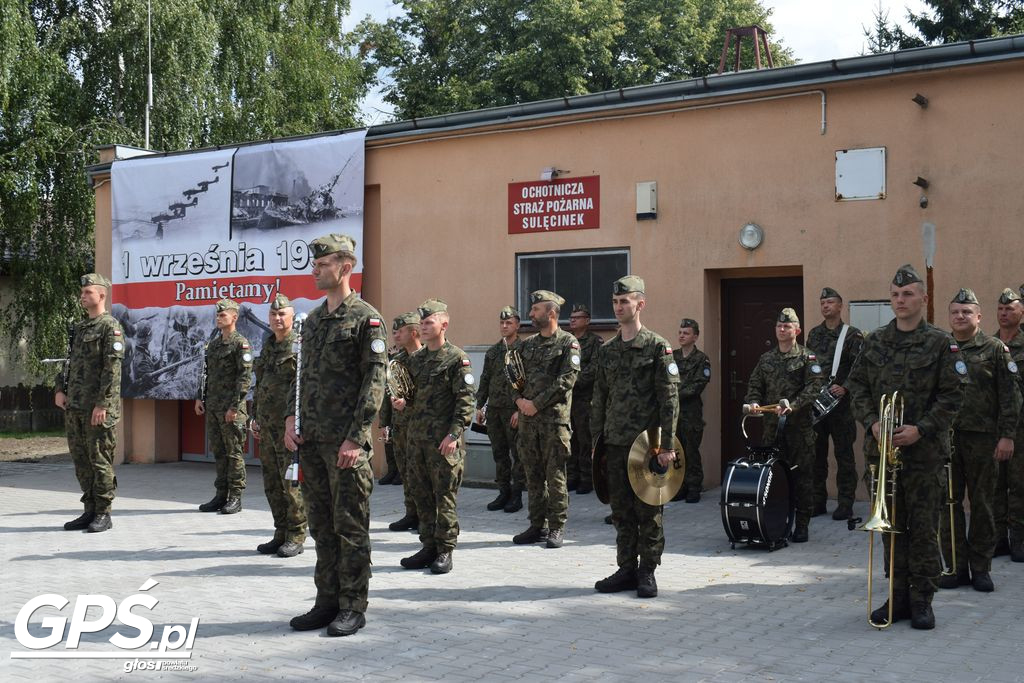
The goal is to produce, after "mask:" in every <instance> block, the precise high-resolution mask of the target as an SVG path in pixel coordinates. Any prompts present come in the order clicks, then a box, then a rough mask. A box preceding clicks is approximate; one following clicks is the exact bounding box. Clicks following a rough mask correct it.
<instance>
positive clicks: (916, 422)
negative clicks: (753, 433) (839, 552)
mask: <svg viewBox="0 0 1024 683" xmlns="http://www.w3.org/2000/svg"><path fill="white" fill-rule="evenodd" d="M889 300H890V303H891V305H892V310H893V313H894V314H895V316H896V319H895V320H893V321H892V322H890V323H889V324H888V325H886V326H885V327H881V328H879V329H877V330H875V331H874V332H872V333H871V334H870V335H868V336H867V338H866V339H865V340H864V346H863V347H862V349H861V352H860V356H858V358H857V360H856V362H855V363H854V365H853V370H851V371H850V376H849V377H848V378H847V380H846V386H847V388H848V389H849V391H850V397H851V404H852V407H853V415H854V417H856V418H857V421H858V422H860V423H861V424H862V425H863V426H864V430H865V434H864V453H865V455H866V456H867V457H868V462H869V463H875V464H877V463H878V461H879V454H878V436H879V415H878V404H879V401H880V399H881V397H882V396H887V395H891V394H892V393H893V392H896V391H898V392H899V393H900V396H901V397H902V398H903V402H904V407H903V424H902V425H901V426H899V427H896V429H895V430H894V431H893V446H895V447H898V448H899V449H900V460H901V461H902V466H901V468H900V469H899V472H898V474H897V475H896V486H895V488H894V490H893V494H894V500H893V501H892V503H891V504H892V505H894V506H895V508H896V510H895V515H894V519H893V523H894V525H895V527H896V529H897V530H898V531H900V533H898V534H896V537H895V545H896V548H895V552H896V557H895V558H894V559H893V562H894V565H895V572H894V575H893V576H892V582H893V605H892V608H893V619H894V620H900V619H907V618H908V617H909V618H910V620H911V626H913V627H914V628H918V629H931V628H935V614H934V612H933V611H932V607H931V602H932V596H933V595H934V594H935V588H936V581H937V579H938V577H939V572H940V570H941V566H940V564H941V560H940V555H939V547H938V546H939V543H938V531H939V509H940V506H941V505H942V503H943V501H944V500H945V498H946V496H945V488H946V485H945V480H946V477H945V473H944V471H943V463H944V462H945V460H946V449H947V447H948V435H949V429H950V427H951V426H952V424H953V418H954V417H955V416H956V414H957V411H958V410H960V405H961V403H962V401H963V388H962V383H963V382H964V381H965V380H966V377H967V367H966V365H964V364H963V358H962V357H961V355H960V350H959V348H958V347H957V345H956V344H955V343H953V340H952V339H951V338H950V337H949V335H947V334H946V333H945V332H943V331H942V330H940V329H938V328H936V327H933V326H932V325H930V324H928V323H927V322H926V321H925V319H924V309H925V305H926V304H927V303H928V295H927V294H926V293H925V289H924V285H923V284H922V282H921V277H920V276H919V275H918V274H917V271H915V270H914V268H913V266H911V265H909V264H908V265H904V266H902V267H901V268H900V269H899V270H898V271H897V272H896V275H895V277H893V280H892V284H891V285H890V287H889ZM958 362H959V367H960V368H962V372H958V370H957V368H958ZM882 546H883V548H884V549H885V564H886V566H888V565H889V539H886V540H885V543H883V544H882ZM888 611H889V603H888V602H886V603H885V604H883V605H882V606H881V607H879V608H878V609H876V610H875V611H874V612H872V613H871V620H872V621H873V622H875V623H881V622H883V621H885V620H886V619H887V618H888Z"/></svg>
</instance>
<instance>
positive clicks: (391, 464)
mask: <svg viewBox="0 0 1024 683" xmlns="http://www.w3.org/2000/svg"><path fill="white" fill-rule="evenodd" d="M384 464H385V465H387V471H388V472H394V471H396V470H397V469H398V463H397V462H396V461H395V441H394V439H390V440H389V441H388V442H387V443H385V444H384Z"/></svg>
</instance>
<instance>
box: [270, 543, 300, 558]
mask: <svg viewBox="0 0 1024 683" xmlns="http://www.w3.org/2000/svg"><path fill="white" fill-rule="evenodd" d="M304 550H305V548H303V547H302V544H301V543H296V542H295V541H285V542H284V543H282V544H281V547H280V548H278V549H277V556H278V557H295V556H296V555H301V554H302V553H303V551H304Z"/></svg>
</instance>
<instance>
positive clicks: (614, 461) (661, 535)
mask: <svg viewBox="0 0 1024 683" xmlns="http://www.w3.org/2000/svg"><path fill="white" fill-rule="evenodd" d="M629 448H630V447H629V446H618V445H612V444H606V445H605V453H606V455H607V458H608V497H609V502H610V503H611V507H612V523H614V524H615V561H616V562H617V563H618V565H619V566H620V567H633V566H636V563H637V560H638V559H639V563H640V566H641V567H643V568H645V569H650V570H652V571H653V570H654V568H655V567H657V566H658V565H659V564H661V553H662V551H664V550H665V530H664V528H663V527H662V523H661V513H662V510H663V509H664V508H663V507H661V506H657V507H655V506H654V505H648V504H647V503H645V502H643V501H642V500H640V499H639V498H637V497H636V494H635V493H633V487H632V485H630V483H629V475H628V474H626V461H627V460H628V459H629Z"/></svg>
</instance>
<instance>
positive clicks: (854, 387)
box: [846, 320, 967, 462]
mask: <svg viewBox="0 0 1024 683" xmlns="http://www.w3.org/2000/svg"><path fill="white" fill-rule="evenodd" d="M962 360H963V358H962V356H961V355H960V349H959V347H958V346H957V345H956V344H955V343H954V342H953V339H952V337H950V336H949V335H948V334H947V333H945V332H943V331H942V330H940V329H939V328H937V327H935V326H933V325H930V324H928V323H927V322H925V321H923V320H922V321H921V324H920V325H918V326H917V328H915V329H914V330H913V331H911V332H900V331H899V330H898V329H896V321H895V320H893V321H891V322H890V323H889V324H888V325H886V326H885V327H880V328H878V329H877V330H875V331H874V332H872V333H871V334H870V335H868V337H867V338H866V339H865V340H864V346H863V348H862V349H861V352H860V356H859V357H858V358H857V361H856V362H855V363H854V364H853V369H852V370H851V371H850V376H849V377H847V379H846V383H847V386H848V388H849V390H850V394H851V396H852V400H851V404H850V407H851V408H852V409H853V416H854V417H855V418H856V419H857V420H858V421H859V422H860V423H861V424H862V425H864V429H865V435H864V439H865V444H864V448H865V453H877V452H878V443H877V441H876V440H875V438H874V435H873V434H872V432H871V425H873V424H874V423H875V422H878V402H879V399H881V397H882V396H883V395H884V394H892V393H893V392H894V391H899V392H900V395H901V396H902V397H903V401H904V409H903V424H908V425H915V426H917V428H918V430H919V431H920V432H921V436H922V438H921V439H920V440H919V441H918V442H917V443H915V444H913V445H911V446H907V447H904V448H902V449H901V457H903V458H904V459H906V460H907V461H908V462H913V461H915V460H916V461H918V462H924V461H928V460H932V461H937V460H938V459H940V458H941V457H945V454H946V449H947V447H948V441H949V439H948V436H949V430H950V428H951V427H952V425H953V418H954V417H956V414H957V412H958V411H959V410H960V406H961V404H962V402H963V398H964V396H963V383H964V382H965V381H966V378H967V376H966V367H965V368H964V372H963V374H961V373H958V372H957V370H956V363H957V361H962Z"/></svg>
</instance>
